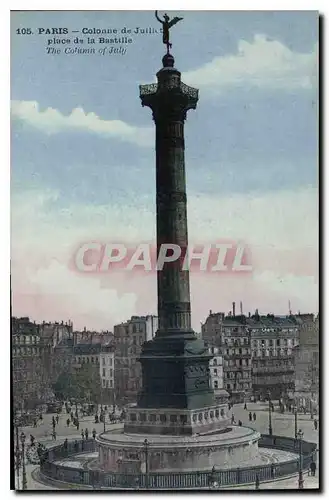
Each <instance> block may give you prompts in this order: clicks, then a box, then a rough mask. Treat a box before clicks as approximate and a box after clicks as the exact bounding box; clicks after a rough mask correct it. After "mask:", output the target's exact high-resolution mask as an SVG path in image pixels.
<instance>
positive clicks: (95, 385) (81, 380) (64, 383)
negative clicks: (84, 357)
mask: <svg viewBox="0 0 329 500" xmlns="http://www.w3.org/2000/svg"><path fill="white" fill-rule="evenodd" d="M53 390H54V392H55V394H56V396H57V397H58V398H60V399H71V400H72V399H76V400H79V401H81V400H86V401H89V400H90V402H95V403H96V402H97V403H98V402H99V401H100V397H101V384H100V375H99V367H98V366H97V365H93V364H89V363H85V364H83V365H82V366H81V368H78V369H76V370H65V371H63V372H62V373H61V374H60V375H59V377H58V379H57V380H56V382H55V384H54V385H53Z"/></svg>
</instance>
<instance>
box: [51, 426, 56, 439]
mask: <svg viewBox="0 0 329 500" xmlns="http://www.w3.org/2000/svg"><path fill="white" fill-rule="evenodd" d="M52 438H53V440H54V441H56V431H55V429H54V430H53V433H52Z"/></svg>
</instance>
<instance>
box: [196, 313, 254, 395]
mask: <svg viewBox="0 0 329 500" xmlns="http://www.w3.org/2000/svg"><path fill="white" fill-rule="evenodd" d="M202 337H203V339H204V340H205V341H206V342H208V344H211V345H213V346H215V347H217V348H218V349H219V351H218V352H220V353H221V355H222V359H223V386H224V387H223V388H224V389H225V390H226V391H227V392H228V393H229V395H230V398H231V401H232V402H242V401H244V400H245V399H248V398H249V397H250V395H251V393H252V380H251V349H250V334H249V329H248V327H247V322H246V317H245V316H244V315H239V316H236V315H235V310H234V307H233V314H232V312H230V313H229V314H228V315H227V316H225V314H224V313H214V314H213V313H212V311H210V314H209V316H208V318H207V319H206V321H205V323H204V324H203V325H202Z"/></svg>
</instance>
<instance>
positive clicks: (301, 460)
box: [297, 429, 304, 490]
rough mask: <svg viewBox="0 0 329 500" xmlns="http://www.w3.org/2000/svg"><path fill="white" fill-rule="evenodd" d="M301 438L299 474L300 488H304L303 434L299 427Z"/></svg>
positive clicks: (299, 436)
mask: <svg viewBox="0 0 329 500" xmlns="http://www.w3.org/2000/svg"><path fill="white" fill-rule="evenodd" d="M297 435H298V438H299V476H298V489H299V490H302V489H303V488H304V479H303V448H302V446H303V435H304V433H303V432H302V430H301V429H299V431H298V433H297Z"/></svg>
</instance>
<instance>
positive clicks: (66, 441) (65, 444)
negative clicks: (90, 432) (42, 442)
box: [63, 438, 69, 451]
mask: <svg viewBox="0 0 329 500" xmlns="http://www.w3.org/2000/svg"><path fill="white" fill-rule="evenodd" d="M68 444H69V443H68V440H67V438H66V439H65V441H64V444H63V446H64V450H65V451H67V448H68Z"/></svg>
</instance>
